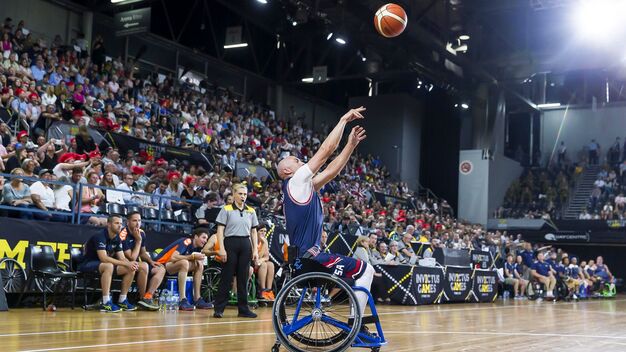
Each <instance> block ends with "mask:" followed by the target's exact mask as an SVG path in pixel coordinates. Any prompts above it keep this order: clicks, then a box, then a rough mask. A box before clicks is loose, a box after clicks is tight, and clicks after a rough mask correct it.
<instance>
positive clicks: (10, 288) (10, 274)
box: [0, 258, 26, 293]
mask: <svg viewBox="0 0 626 352" xmlns="http://www.w3.org/2000/svg"><path fill="white" fill-rule="evenodd" d="M0 275H2V282H3V283H4V292H6V293H20V292H22V289H23V287H24V285H26V270H24V268H23V267H22V266H21V265H20V263H18V262H17V261H16V260H15V259H11V258H4V259H2V260H1V261H0Z"/></svg>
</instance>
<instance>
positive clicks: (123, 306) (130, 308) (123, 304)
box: [118, 298, 137, 312]
mask: <svg viewBox="0 0 626 352" xmlns="http://www.w3.org/2000/svg"><path fill="white" fill-rule="evenodd" d="M118 305H119V306H120V308H121V309H122V310H127V311H129V312H132V311H133V310H137V307H135V306H134V305H132V304H130V302H128V298H127V299H125V300H124V302H119V303H118Z"/></svg>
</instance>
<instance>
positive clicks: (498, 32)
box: [73, 0, 614, 101]
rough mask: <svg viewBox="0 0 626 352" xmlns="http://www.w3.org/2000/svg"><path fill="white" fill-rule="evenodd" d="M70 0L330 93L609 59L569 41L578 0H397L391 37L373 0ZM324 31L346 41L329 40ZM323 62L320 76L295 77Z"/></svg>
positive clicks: (498, 76) (444, 84)
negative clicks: (128, 14)
mask: <svg viewBox="0 0 626 352" xmlns="http://www.w3.org/2000/svg"><path fill="white" fill-rule="evenodd" d="M73 1H75V2H76V3H80V4H82V5H83V6H85V4H87V5H86V6H87V7H89V8H91V9H92V10H94V11H98V12H103V13H107V14H110V15H113V14H114V13H115V12H119V11H125V10H129V9H133V8H141V7H146V6H150V7H152V31H153V32H155V33H156V34H159V35H161V36H163V37H166V38H168V39H170V40H173V41H176V42H179V43H181V44H183V45H186V46H190V47H192V48H196V49H198V50H200V51H203V52H206V53H208V54H210V55H212V56H215V57H217V58H219V59H220V60H224V61H226V62H229V63H232V64H235V65H238V66H240V67H243V68H245V69H247V70H250V71H253V72H255V73H258V74H260V75H263V76H266V77H269V78H271V79H273V80H276V81H278V82H281V83H282V84H287V85H298V86H299V88H301V89H304V90H308V91H309V92H311V93H313V94H316V95H318V96H320V97H322V98H325V99H329V100H336V101H342V100H344V99H345V98H346V97H348V96H354V95H364V94H367V90H368V85H367V81H366V79H371V80H373V81H377V82H381V83H383V84H385V85H384V86H385V87H386V89H387V90H388V91H394V90H396V91H406V90H410V89H413V90H415V89H416V88H417V82H418V81H424V84H423V88H422V89H426V90H429V89H438V90H443V91H446V92H448V93H450V94H457V95H463V94H465V92H468V91H470V90H472V89H473V88H474V87H475V86H476V83H477V82H485V81H487V82H499V83H501V84H504V85H509V86H515V85H516V84H519V83H520V82H522V81H523V80H525V79H526V78H528V77H532V75H534V74H536V73H537V72H547V71H554V70H577V69H581V68H598V67H602V68H605V67H611V65H613V64H614V62H613V61H614V60H612V58H610V57H609V58H607V57H606V55H596V56H594V57H593V58H589V57H586V56H585V55H579V54H580V52H579V51H578V50H579V49H580V47H579V46H573V45H569V43H568V40H569V38H571V33H570V32H568V31H569V30H571V28H570V27H569V26H568V25H566V22H567V21H566V16H567V14H568V9H570V8H571V7H572V6H573V5H574V4H575V3H576V1H577V0H506V1H500V0H498V1H497V0H397V1H395V3H398V4H400V5H401V6H402V7H403V8H405V10H406V11H407V14H408V17H409V23H408V27H407V29H406V31H405V33H404V34H402V35H401V36H400V37H398V38H394V39H386V38H383V37H381V36H380V35H378V34H377V33H376V31H375V29H374V26H373V13H374V12H375V11H376V9H377V8H378V7H380V6H381V5H383V4H384V3H385V1H379V0H176V1H170V0H139V1H137V0H130V1H127V2H125V3H122V4H111V3H110V1H96V0H87V1H79V0H73ZM263 2H266V3H263ZM294 24H295V25H294ZM229 26H242V27H243V36H244V39H243V40H244V41H246V42H247V43H249V46H248V47H247V48H243V49H236V50H232V49H224V48H223V43H224V38H225V33H226V28H227V27H229ZM329 33H333V35H334V36H337V35H342V36H345V39H346V41H347V43H346V44H345V45H338V44H337V43H336V42H335V41H333V40H332V38H331V39H330V40H327V37H328V34H329ZM461 35H468V36H469V39H467V40H459V37H460V36H461ZM464 45H466V46H467V49H466V50H463V49H464V47H463V46H464ZM455 49H459V50H457V51H456V52H455ZM321 65H325V66H327V67H328V77H329V82H328V83H326V84H323V85H317V84H306V83H303V82H302V78H304V77H310V76H311V74H312V70H313V67H314V66H321ZM431 85H432V87H431ZM320 86H322V87H323V88H320Z"/></svg>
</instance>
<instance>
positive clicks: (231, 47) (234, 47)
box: [224, 43, 248, 49]
mask: <svg viewBox="0 0 626 352" xmlns="http://www.w3.org/2000/svg"><path fill="white" fill-rule="evenodd" d="M247 46H248V43H239V44H229V45H224V49H236V48H245V47H247Z"/></svg>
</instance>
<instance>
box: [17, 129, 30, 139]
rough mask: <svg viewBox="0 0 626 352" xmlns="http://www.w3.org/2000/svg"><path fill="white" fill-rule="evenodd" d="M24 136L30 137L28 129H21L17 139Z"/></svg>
mask: <svg viewBox="0 0 626 352" xmlns="http://www.w3.org/2000/svg"><path fill="white" fill-rule="evenodd" d="M24 136H26V137H28V132H26V131H19V132H18V133H17V139H22V137H24Z"/></svg>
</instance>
